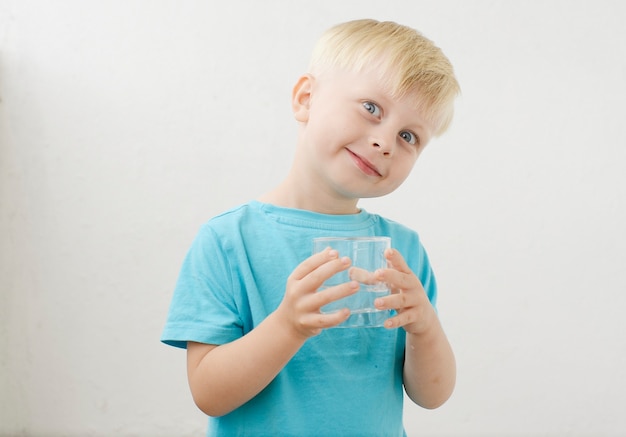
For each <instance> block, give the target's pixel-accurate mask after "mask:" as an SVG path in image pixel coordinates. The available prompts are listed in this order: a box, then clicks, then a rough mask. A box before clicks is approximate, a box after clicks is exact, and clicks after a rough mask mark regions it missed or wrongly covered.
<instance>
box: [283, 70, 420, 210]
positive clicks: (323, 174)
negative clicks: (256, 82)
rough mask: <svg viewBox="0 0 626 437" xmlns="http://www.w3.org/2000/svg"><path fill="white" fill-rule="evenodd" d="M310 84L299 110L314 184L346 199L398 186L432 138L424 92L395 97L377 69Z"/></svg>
mask: <svg viewBox="0 0 626 437" xmlns="http://www.w3.org/2000/svg"><path fill="white" fill-rule="evenodd" d="M307 81H308V83H306V82H307ZM304 82H305V83H303V81H302V79H301V81H300V82H299V83H298V85H296V89H295V90H294V110H295V115H296V119H298V120H299V121H300V122H302V130H301V136H300V142H301V147H304V148H305V153H306V161H305V162H306V167H307V171H308V172H309V177H310V178H311V179H312V182H313V183H314V184H316V185H319V186H318V188H319V189H321V190H327V191H326V193H327V194H330V195H331V196H334V197H338V198H341V199H346V200H347V199H359V198H367V197H379V196H383V195H385V194H388V193H391V192H392V191H394V190H395V189H396V188H398V187H399V186H400V185H401V184H402V182H404V180H405V179H406V178H407V176H408V175H409V173H410V172H411V170H412V168H413V165H414V164H415V161H416V160H417V158H418V157H419V155H420V153H421V151H422V150H423V149H424V147H425V146H426V144H427V143H428V141H429V140H430V138H431V127H430V126H429V125H428V123H427V122H426V120H425V119H424V118H423V117H422V115H421V114H420V112H419V111H418V110H417V109H416V108H417V107H418V102H419V100H418V99H419V95H417V94H412V95H411V94H410V95H407V96H404V97H402V98H399V99H397V98H396V99H394V98H392V97H391V95H390V93H389V92H387V91H386V90H385V89H384V87H383V86H382V85H381V81H380V79H379V77H378V75H377V74H376V73H375V72H361V73H353V72H346V71H331V72H326V73H324V74H323V75H321V76H319V77H317V78H313V77H308V78H307V79H305V81H304ZM298 86H301V87H302V89H301V91H302V92H303V94H302V95H301V96H300V97H301V99H300V100H299V102H295V100H296V97H297V90H298ZM299 103H301V105H300V106H298V104H299ZM298 108H299V110H298Z"/></svg>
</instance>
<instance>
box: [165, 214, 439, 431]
mask: <svg viewBox="0 0 626 437" xmlns="http://www.w3.org/2000/svg"><path fill="white" fill-rule="evenodd" d="M323 236H388V237H391V242H392V247H394V248H395V249H397V250H398V251H399V252H400V253H401V254H402V255H403V256H404V258H405V260H406V261H407V263H408V265H409V267H410V268H411V269H412V270H413V272H415V274H416V275H417V276H418V278H419V279H420V280H421V282H422V284H423V286H424V290H425V291H426V293H427V295H428V297H429V299H430V301H431V303H432V304H433V306H434V305H435V300H436V284H435V279H434V276H433V274H432V270H431V267H430V264H429V261H428V257H427V255H426V252H425V250H424V248H423V247H422V245H421V243H420V240H419V237H418V235H417V233H415V232H414V231H412V230H410V229H408V228H407V227H405V226H403V225H400V224H398V223H396V222H393V221H391V220H388V219H385V218H383V217H380V216H378V215H375V214H370V213H368V212H366V211H365V210H361V212H360V213H358V214H352V215H326V214H319V213H314V212H310V211H304V210H297V209H290V208H282V207H276V206H273V205H270V204H264V203H260V202H257V201H252V202H249V203H247V204H245V205H242V206H239V207H237V208H234V209H232V210H230V211H227V212H225V213H223V214H221V215H219V216H217V217H214V218H213V219H211V220H210V221H209V222H207V223H206V224H205V225H203V226H202V228H201V229H200V231H199V233H198V235H197V236H196V239H195V240H194V242H193V244H192V246H191V248H190V250H189V253H188V254H187V257H186V258H185V261H184V263H183V266H182V269H181V272H180V276H179V279H178V283H177V285H176V289H175V292H174V295H173V298H172V303H171V306H170V311H169V315H168V319H167V322H166V325H165V328H164V330H163V333H162V337H161V341H163V342H164V343H166V344H169V345H172V346H176V347H181V348H184V347H186V343H187V341H194V342H199V343H207V344H218V345H219V344H224V343H228V342H231V341H233V340H235V339H237V338H240V337H242V336H243V335H245V334H246V333H248V332H250V331H251V330H252V329H254V327H256V326H257V325H258V324H259V323H261V321H263V319H265V318H266V317H267V316H268V315H269V314H270V313H271V312H273V311H274V310H275V309H276V308H277V307H278V305H279V304H280V302H281V301H282V298H283V295H284V291H285V285H286V282H287V277H288V276H289V275H290V274H291V272H292V271H293V269H294V268H295V267H296V266H297V265H298V264H300V263H301V262H302V261H303V260H305V259H306V258H308V257H309V256H310V255H311V254H312V247H313V245H312V239H313V238H315V237H323ZM404 346H405V332H404V330H403V329H392V330H388V329H385V328H337V329H325V330H323V331H322V332H321V333H320V334H319V335H317V336H315V337H312V338H310V339H308V340H307V341H306V343H305V344H304V346H303V347H302V348H301V349H300V350H299V351H298V352H297V353H296V355H295V356H294V357H293V358H292V359H291V361H290V362H289V363H288V364H287V365H286V366H285V367H284V368H283V370H282V371H281V372H280V373H279V374H278V375H277V376H276V378H275V379H274V380H273V381H272V382H271V383H270V384H269V385H268V386H267V387H266V388H265V389H264V390H263V391H261V392H260V393H259V394H258V395H256V396H255V397H254V398H253V399H251V400H250V401H248V402H247V403H245V404H244V405H242V406H241V407H239V408H237V409H236V410H234V411H232V412H231V413H229V414H226V415H224V416H221V417H215V418H213V417H210V418H209V427H208V433H207V434H208V435H210V436H254V437H259V436H273V437H274V436H298V437H302V436H308V435H311V436H359V437H365V436H376V437H381V436H403V435H404V429H403V425H402V402H403V388H402V366H403V361H404Z"/></svg>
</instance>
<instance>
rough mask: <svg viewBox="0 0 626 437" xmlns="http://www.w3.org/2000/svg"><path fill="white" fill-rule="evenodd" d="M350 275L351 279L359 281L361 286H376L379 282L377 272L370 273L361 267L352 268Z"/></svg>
mask: <svg viewBox="0 0 626 437" xmlns="http://www.w3.org/2000/svg"><path fill="white" fill-rule="evenodd" d="M349 275H350V279H352V280H354V281H358V282H360V283H361V284H367V285H374V284H376V283H377V282H378V280H377V279H376V275H375V272H370V271H369V270H365V269H362V268H360V267H350V270H349Z"/></svg>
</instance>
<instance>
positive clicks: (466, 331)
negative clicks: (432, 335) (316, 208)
mask: <svg viewBox="0 0 626 437" xmlns="http://www.w3.org/2000/svg"><path fill="white" fill-rule="evenodd" d="M363 17H372V18H377V19H381V20H385V19H391V20H395V21H399V22H401V23H403V24H407V25H410V26H412V27H415V28H417V29H420V30H421V31H422V32H423V33H424V34H426V35H427V36H428V37H429V38H431V39H433V40H434V41H435V42H436V43H437V44H438V45H439V46H440V47H442V48H443V50H444V52H445V53H446V54H447V55H448V57H449V58H450V59H451V60H452V62H453V64H454V65H455V68H456V72H457V75H458V77H459V80H460V82H461V86H462V89H463V94H462V96H461V98H460V99H459V100H458V104H457V115H456V118H455V121H454V123H453V125H452V127H451V130H450V132H449V133H448V134H446V135H445V136H443V137H442V138H440V139H438V140H435V141H434V142H432V143H431V144H430V145H429V147H428V148H427V149H426V151H425V153H424V154H423V155H422V157H421V158H420V161H419V162H418V164H417V166H416V168H415V171H414V173H413V174H412V176H411V177H410V178H409V180H407V182H406V183H405V185H404V186H403V187H401V188H400V189H399V190H398V191H396V192H395V193H393V194H391V195H390V196H388V197H386V198H384V199H375V200H368V201H367V202H363V203H362V206H364V207H365V208H367V209H368V210H370V211H372V212H378V213H382V214H384V215H386V216H388V217H390V218H393V219H396V220H398V221H401V222H403V223H405V224H407V225H409V226H411V227H413V228H415V229H417V230H418V231H419V232H420V234H421V236H422V239H423V241H424V243H425V245H426V247H427V250H428V251H429V253H430V256H431V261H432V262H433V264H434V267H435V271H436V274H437V276H438V280H439V285H440V300H439V312H440V316H441V318H442V321H443V323H444V326H445V329H446V331H447V333H448V336H449V338H450V341H451V342H452V344H453V346H454V349H455V351H456V354H457V359H458V384H457V387H456V391H455V393H454V395H453V397H452V398H451V399H450V401H449V402H448V403H447V404H445V405H444V406H443V407H441V408H440V409H437V410H434V411H426V410H422V409H420V408H418V407H416V406H414V405H408V404H407V406H406V411H405V423H406V428H407V431H408V434H409V436H481V437H483V436H516V435H517V436H559V437H561V436H620V435H625V434H626V415H625V414H624V407H625V406H626V335H625V334H626V329H625V325H626V323H625V322H624V314H625V313H626V278H625V274H624V270H625V260H626V255H625V252H624V245H625V243H626V233H625V228H626V205H625V202H626V200H625V199H626V176H625V173H626V139H625V138H626V128H625V126H626V122H625V119H626V107H625V102H626V26H625V25H624V23H625V22H626V3H623V2H620V1H617V0H616V1H601V0H600V1H599V0H594V1H574V0H567V1H541V2H540V1H527V2H522V1H500V2H498V1H464V0H459V1H415V0H406V1H380V0H377V1H364V0H350V1H341V2H340V1H334V0H316V1H309V2H295V1H287V0H284V1H279V0H266V1H262V2H260V1H258V2H255V1H252V0H251V1H241V0H240V1H228V2H226V1H224V2H208V1H207V2H201V1H162V0H158V1H136V0H135V1H133V0H131V1H100V2H96V1H79V0H76V1H70V0H62V1H54V2H50V1H45V0H40V1H36V0H14V1H11V0H2V1H0V99H1V101H0V208H1V209H0V212H1V213H0V231H1V234H0V238H1V240H0V287H1V289H0V291H1V294H0V434H2V435H16V434H18V435H20V434H22V435H34V436H47V435H51V436H52V435H64V436H89V435H93V436H112V435H116V436H185V435H202V434H203V433H204V429H205V417H204V416H203V415H202V414H201V413H200V412H199V411H198V410H197V409H196V407H195V406H194V404H193V402H192V400H191V397H190V395H189V392H188V388H187V382H186V376H185V354H184V352H183V351H180V350H176V349H173V348H169V347H167V346H164V345H162V344H160V343H159V336H160V333H161V329H162V327H163V323H164V321H165V316H166V312H167V308H168V305H169V301H170V297H171V293H172V289H173V286H174V283H175V280H176V277H177V274H178V269H179V267H180V263H181V262H182V258H183V256H184V254H185V252H186V250H187V248H188V247H189V244H190V243H191V239H192V238H193V236H194V235H195V233H196V231H197V230H198V228H199V226H200V225H201V223H203V222H204V221H206V220H207V219H208V218H210V217H211V216H213V215H215V214H217V213H219V212H221V211H223V210H225V209H227V208H230V207H231V206H234V205H236V204H239V203H242V202H245V201H247V200H249V199H252V198H255V197H256V196H258V195H259V194H260V193H262V192H264V191H265V190H267V189H269V188H271V187H272V186H273V185H274V184H276V183H277V182H278V181H279V180H280V179H281V178H282V176H283V175H284V174H285V172H286V171H287V169H288V167H289V164H290V160H291V156H292V152H293V146H294V143H295V131H296V126H295V121H294V119H293V117H292V115H291V113H290V106H289V98H290V91H291V87H292V85H293V83H294V82H295V80H296V79H297V77H298V75H299V74H300V73H303V72H305V69H306V65H307V61H308V56H309V53H310V50H311V48H312V46H313V44H314V42H315V40H316V39H317V37H318V36H319V35H320V34H321V33H322V31H323V30H325V29H326V28H328V27H329V26H331V25H333V24H335V23H338V22H340V21H345V20H348V19H354V18H363ZM302 395H303V396H306V395H307V394H306V393H303V394H302Z"/></svg>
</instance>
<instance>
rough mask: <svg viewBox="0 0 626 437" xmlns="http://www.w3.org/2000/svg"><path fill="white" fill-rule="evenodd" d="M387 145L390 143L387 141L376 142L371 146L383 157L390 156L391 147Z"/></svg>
mask: <svg viewBox="0 0 626 437" xmlns="http://www.w3.org/2000/svg"><path fill="white" fill-rule="evenodd" d="M389 144H390V143H389V142H388V141H380V140H377V141H374V142H373V144H372V145H373V146H374V147H375V148H377V149H378V150H379V151H380V153H382V154H383V155H384V156H391V152H392V149H393V146H390V145H389Z"/></svg>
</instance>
